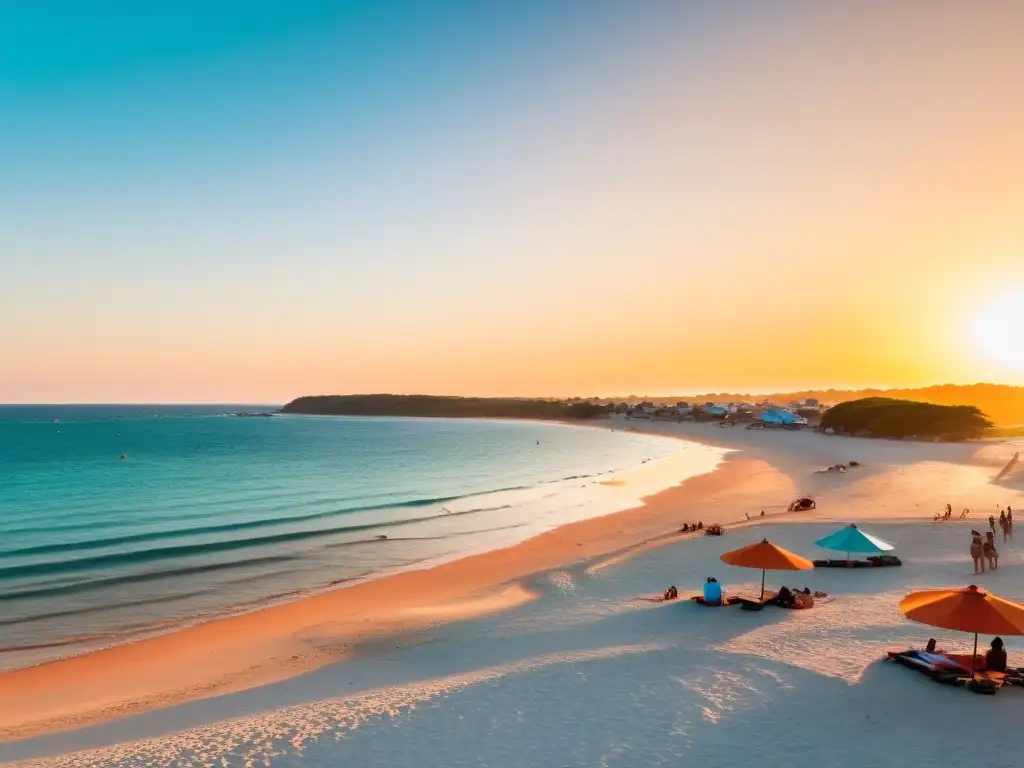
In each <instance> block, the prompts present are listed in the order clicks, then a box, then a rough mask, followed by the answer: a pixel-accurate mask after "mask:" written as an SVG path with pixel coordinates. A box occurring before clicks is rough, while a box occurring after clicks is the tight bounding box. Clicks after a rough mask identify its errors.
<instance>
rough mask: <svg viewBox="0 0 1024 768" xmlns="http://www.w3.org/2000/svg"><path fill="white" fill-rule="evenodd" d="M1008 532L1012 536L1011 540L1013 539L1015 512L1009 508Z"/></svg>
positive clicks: (1007, 516)
mask: <svg viewBox="0 0 1024 768" xmlns="http://www.w3.org/2000/svg"><path fill="white" fill-rule="evenodd" d="M1006 532H1007V533H1009V534H1010V538H1011V539H1013V510H1012V509H1010V508H1009V507H1007V508H1006Z"/></svg>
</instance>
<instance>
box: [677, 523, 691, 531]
mask: <svg viewBox="0 0 1024 768" xmlns="http://www.w3.org/2000/svg"><path fill="white" fill-rule="evenodd" d="M679 530H680V532H681V533H689V532H690V524H689V523H683V527H682V528H680V529H679Z"/></svg>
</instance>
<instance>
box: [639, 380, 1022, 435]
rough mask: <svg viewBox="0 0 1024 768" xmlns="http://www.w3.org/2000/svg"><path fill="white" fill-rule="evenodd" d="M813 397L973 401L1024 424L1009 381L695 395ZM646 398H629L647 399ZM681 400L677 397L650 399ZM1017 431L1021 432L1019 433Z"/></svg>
mask: <svg viewBox="0 0 1024 768" xmlns="http://www.w3.org/2000/svg"><path fill="white" fill-rule="evenodd" d="M808 398H813V399H815V400H818V401H820V402H822V403H830V404H835V403H843V402H847V401H850V400H859V399H863V398H895V399H899V400H913V401H916V402H921V403H932V404H933V405H961V404H963V403H972V404H974V405H976V406H978V408H980V409H981V410H982V411H983V412H984V413H985V414H986V415H987V416H988V417H989V418H990V419H991V420H992V421H993V422H995V423H996V424H997V425H999V426H1006V427H1009V426H1018V427H1019V425H1022V424H1024V387H1013V386H1010V385H1007V384H965V385H960V384H938V385H935V386H931V387H919V388H914V389H856V390H854V389H807V390H801V391H798V392H774V393H762V394H750V393H746V394H739V393H725V392H718V393H713V394H704V395H698V396H693V397H691V398H690V399H691V400H693V401H695V402H704V401H706V400H707V401H711V402H716V403H721V402H734V401H759V400H769V401H772V402H778V403H788V402H804V401H806V400H807V399H808ZM646 399H649V396H646V395H645V396H644V397H642V398H628V399H627V401H628V402H632V401H633V400H646ZM650 399H655V400H658V399H664V400H673V401H674V400H678V399H679V398H678V397H677V396H671V397H665V398H650ZM1014 434H1018V433H1017V432H1015V433H1014Z"/></svg>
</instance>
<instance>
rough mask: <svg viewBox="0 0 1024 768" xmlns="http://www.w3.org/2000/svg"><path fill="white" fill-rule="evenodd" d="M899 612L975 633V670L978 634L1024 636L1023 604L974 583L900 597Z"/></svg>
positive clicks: (920, 619)
mask: <svg viewBox="0 0 1024 768" xmlns="http://www.w3.org/2000/svg"><path fill="white" fill-rule="evenodd" d="M900 613H902V614H903V615H904V616H906V617H907V618H908V619H910V620H911V621H916V622H918V623H919V624H927V625H928V626H931V627H939V628H941V629H953V630H956V631H958V632H973V633H974V655H973V656H972V657H971V672H972V673H973V672H974V671H975V666H976V664H977V661H976V657H977V655H978V635H979V634H985V635H1024V605H1021V604H1020V603H1015V602H1014V601H1013V600H1007V599H1006V598H1004V597H998V596H996V595H992V594H989V593H988V592H987V591H985V590H984V589H982V588H981V587H976V586H975V585H973V584H972V585H971V586H969V587H963V588H961V589H927V590H924V591H922V592H911V593H910V594H909V595H907V596H906V597H904V598H903V599H902V600H900Z"/></svg>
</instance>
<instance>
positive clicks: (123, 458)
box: [121, 453, 128, 461]
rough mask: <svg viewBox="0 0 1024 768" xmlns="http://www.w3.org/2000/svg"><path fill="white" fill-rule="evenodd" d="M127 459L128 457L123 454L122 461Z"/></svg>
mask: <svg viewBox="0 0 1024 768" xmlns="http://www.w3.org/2000/svg"><path fill="white" fill-rule="evenodd" d="M127 458H128V457H127V456H125V455H124V454H123V453H122V454H121V461H124V460H125V459H127Z"/></svg>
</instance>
